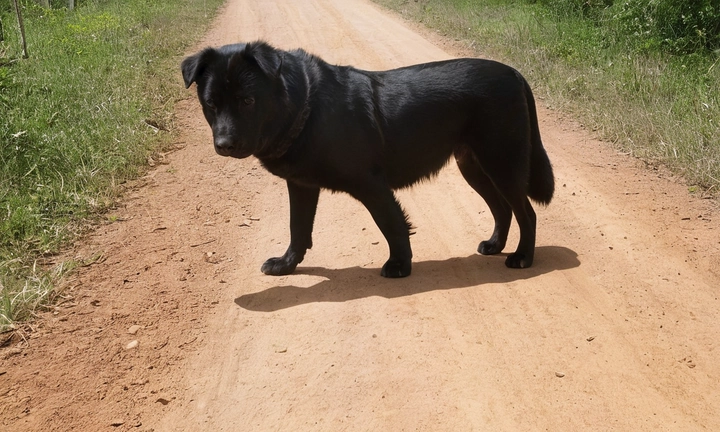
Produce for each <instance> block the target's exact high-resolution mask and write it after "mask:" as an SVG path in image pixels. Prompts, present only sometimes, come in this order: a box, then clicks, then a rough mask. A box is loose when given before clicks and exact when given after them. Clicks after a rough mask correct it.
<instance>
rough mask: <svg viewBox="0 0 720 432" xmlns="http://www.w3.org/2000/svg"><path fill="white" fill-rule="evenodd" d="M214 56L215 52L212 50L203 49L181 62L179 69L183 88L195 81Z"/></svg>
mask: <svg viewBox="0 0 720 432" xmlns="http://www.w3.org/2000/svg"><path fill="white" fill-rule="evenodd" d="M216 55H217V51H215V50H214V49H213V48H205V49H204V50H202V51H200V52H199V53H197V54H195V55H191V56H190V57H187V58H185V60H183V61H182V63H181V64H180V69H182V74H183V79H184V80H185V88H189V87H190V85H191V84H192V83H194V82H196V81H197V79H198V78H199V77H200V76H201V75H202V74H203V72H205V69H206V68H207V67H208V65H209V64H210V62H211V61H212V59H213V58H214V57H215V56H216Z"/></svg>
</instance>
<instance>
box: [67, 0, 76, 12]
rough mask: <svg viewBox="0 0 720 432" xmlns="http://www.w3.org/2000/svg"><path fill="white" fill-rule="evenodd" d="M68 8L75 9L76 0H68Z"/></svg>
mask: <svg viewBox="0 0 720 432" xmlns="http://www.w3.org/2000/svg"><path fill="white" fill-rule="evenodd" d="M68 9H70V10H73V9H75V0H68Z"/></svg>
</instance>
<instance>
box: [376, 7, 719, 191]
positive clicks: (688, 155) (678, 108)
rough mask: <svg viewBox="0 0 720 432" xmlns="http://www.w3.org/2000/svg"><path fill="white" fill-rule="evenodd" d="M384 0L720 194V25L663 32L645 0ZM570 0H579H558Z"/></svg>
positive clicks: (601, 130)
mask: <svg viewBox="0 0 720 432" xmlns="http://www.w3.org/2000/svg"><path fill="white" fill-rule="evenodd" d="M375 1H376V2H377V3H379V4H381V5H383V6H385V7H388V8H390V9H394V10H396V11H398V12H400V13H402V14H403V15H404V16H406V17H408V18H410V19H413V20H415V21H419V22H421V23H423V24H425V25H426V26H428V27H430V28H433V29H436V30H438V31H440V32H441V33H443V34H445V35H448V36H451V37H455V38H460V39H463V40H467V41H469V42H470V43H471V44H473V47H474V48H475V49H477V50H478V52H479V55H482V56H489V57H493V58H497V59H499V60H501V61H505V62H507V63H509V64H511V65H513V66H515V67H516V68H517V69H518V70H520V71H521V72H522V73H523V74H524V75H525V76H526V77H527V79H528V81H530V82H531V83H532V85H533V86H534V87H536V90H535V91H536V96H540V97H542V98H543V101H544V103H545V104H547V105H549V106H550V107H552V108H554V109H559V110H563V111H567V112H570V113H572V115H573V116H574V117H575V118H577V119H578V120H579V121H580V122H582V123H583V124H584V125H585V127H587V128H589V129H591V130H593V131H596V132H597V133H598V135H599V136H600V137H602V138H604V139H606V140H609V141H611V142H613V143H615V144H616V146H617V147H618V148H619V149H621V150H622V151H624V152H627V153H630V154H632V155H635V156H637V157H639V158H641V159H643V160H645V161H648V162H649V163H652V164H656V163H660V164H663V165H665V166H667V167H669V168H670V169H672V170H673V171H674V172H676V173H678V174H680V175H681V176H683V177H684V178H685V179H686V180H687V182H688V185H689V187H690V189H691V190H698V191H704V192H705V193H708V194H710V195H714V196H718V194H719V193H720V64H719V63H720V51H715V52H713V47H714V45H713V44H716V43H717V38H715V39H712V40H711V38H710V36H713V35H714V34H711V35H708V34H705V35H703V34H702V32H701V31H700V29H691V30H692V31H691V32H689V33H688V35H689V36H684V37H678V38H677V39H670V38H666V37H662V36H656V35H655V34H654V33H651V29H649V28H647V25H648V24H647V23H648V22H651V21H650V19H649V18H648V17H645V16H643V14H645V13H648V12H653V11H651V10H649V9H647V8H641V7H640V5H641V3H642V2H641V1H634V2H632V1H631V2H619V1H616V2H614V3H616V4H615V5H613V1H612V0H591V1H583V2H574V3H573V2H568V1H547V0H537V2H530V1H519V0H518V1H500V0H474V1H470V0H415V1H407V0H375ZM656 3H657V2H656ZM665 3H668V2H665ZM563 4H568V5H570V4H577V5H578V6H577V8H576V10H562V9H561V8H558V6H557V5H563ZM553 5H555V7H553ZM633 7H634V8H635V9H634V10H633V9H631V8H633ZM708 7H710V6H708ZM708 10H709V9H708ZM715 13H720V12H718V11H715ZM633 14H634V15H633ZM677 16H680V15H677ZM706 17H707V16H706ZM687 18H688V17H686V16H684V15H683V19H687ZM714 19H715V21H713V22H714V23H717V22H718V21H717V16H715V17H714ZM635 27H637V28H635ZM692 32H695V34H697V35H699V36H700V37H699V38H697V39H698V40H699V42H696V41H694V40H691V39H692V36H693V33H692ZM693 42H696V43H695V45H692V43H693ZM703 43H706V46H705V45H703ZM714 48H718V47H714Z"/></svg>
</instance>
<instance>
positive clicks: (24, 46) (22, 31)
mask: <svg viewBox="0 0 720 432" xmlns="http://www.w3.org/2000/svg"><path fill="white" fill-rule="evenodd" d="M13 5H15V13H16V14H17V19H18V26H19V27H20V42H21V43H22V56H23V58H28V53H27V43H26V42H25V24H23V19H22V13H21V12H20V6H18V2H17V0H13Z"/></svg>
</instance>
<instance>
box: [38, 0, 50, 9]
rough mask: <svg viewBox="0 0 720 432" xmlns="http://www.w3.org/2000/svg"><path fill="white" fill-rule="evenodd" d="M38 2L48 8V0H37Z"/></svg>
mask: <svg viewBox="0 0 720 432" xmlns="http://www.w3.org/2000/svg"><path fill="white" fill-rule="evenodd" d="M38 4H39V5H40V6H42V7H44V8H45V9H50V0H38Z"/></svg>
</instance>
